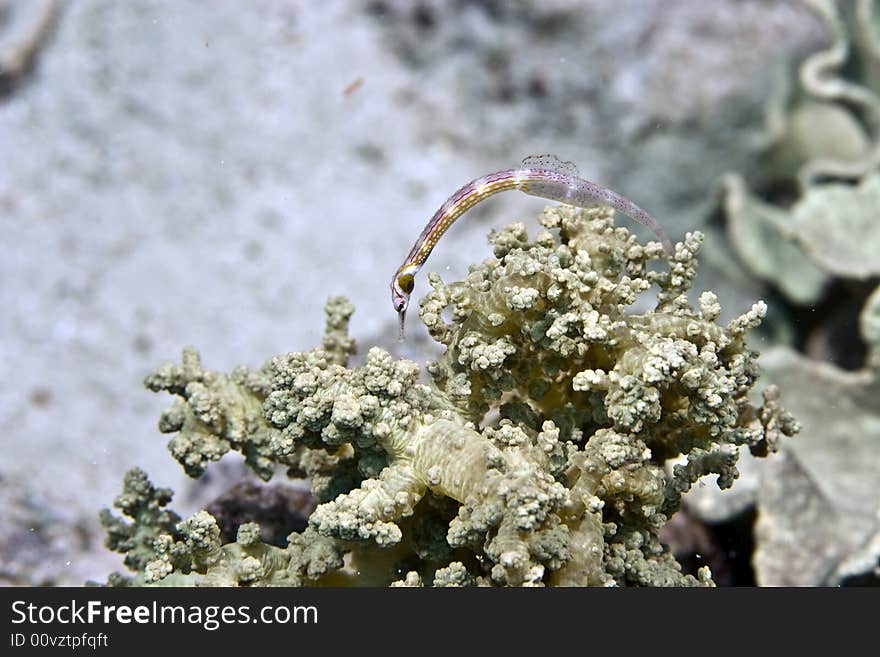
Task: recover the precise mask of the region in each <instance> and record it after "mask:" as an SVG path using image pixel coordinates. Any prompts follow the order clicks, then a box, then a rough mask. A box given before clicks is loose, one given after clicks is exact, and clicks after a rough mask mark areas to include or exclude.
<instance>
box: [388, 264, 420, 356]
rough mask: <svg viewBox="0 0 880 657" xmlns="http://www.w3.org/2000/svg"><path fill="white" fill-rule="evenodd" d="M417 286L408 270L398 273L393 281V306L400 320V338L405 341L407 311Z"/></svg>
mask: <svg viewBox="0 0 880 657" xmlns="http://www.w3.org/2000/svg"><path fill="white" fill-rule="evenodd" d="M415 286H416V281H415V277H414V276H413V274H412V273H411V272H409V271H407V270H401V271H398V272H397V273H396V274H394V278H392V279H391V305H392V306H393V307H394V310H395V312H396V313H397V317H398V319H399V320H400V338H401V340H402V339H403V323H404V319H405V318H406V309H407V308H408V307H409V298H410V295H411V294H412V291H413V288H415Z"/></svg>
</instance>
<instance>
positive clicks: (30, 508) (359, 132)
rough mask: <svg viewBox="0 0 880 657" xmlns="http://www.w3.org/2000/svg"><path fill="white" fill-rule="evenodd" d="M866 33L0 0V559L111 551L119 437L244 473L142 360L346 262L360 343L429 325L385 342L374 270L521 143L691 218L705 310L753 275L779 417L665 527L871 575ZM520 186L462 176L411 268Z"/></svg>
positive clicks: (274, 349) (785, 572)
mask: <svg viewBox="0 0 880 657" xmlns="http://www.w3.org/2000/svg"><path fill="white" fill-rule="evenodd" d="M878 33H880V27H878V22H877V21H876V20H875V7H874V3H873V2H869V1H853V2H849V1H846V2H840V3H836V2H833V1H832V0H803V1H798V0H712V1H710V2H696V1H694V0H619V1H615V2H608V1H607V0H509V1H503V0H433V1H429V0H409V1H405V0H332V1H328V2H305V1H302V0H299V1H297V0H288V1H284V0H257V1H254V2H248V3H241V2H233V1H231V0H228V1H218V2H210V3H207V2H197V1H195V0H183V1H175V2H171V1H170V0H168V1H165V2H159V1H148V0H132V1H128V2H116V1H113V0H76V1H72V2H63V1H61V0H0V437H2V438H0V440H2V444H3V458H2V460H0V583H4V584H41V583H48V584H61V585H64V584H80V583H82V582H84V581H86V580H88V579H96V580H103V579H105V578H106V575H107V573H109V572H110V571H111V570H114V569H119V568H120V562H119V559H118V557H117V555H112V554H110V553H109V552H107V551H105V550H104V548H103V545H102V542H103V535H102V533H101V531H100V530H99V528H98V523H97V512H98V510H99V509H100V508H101V507H103V506H109V505H110V504H111V503H112V500H113V498H114V496H115V495H117V494H118V493H119V491H120V487H121V480H122V476H123V474H124V472H125V471H126V470H127V469H129V468H131V467H134V466H140V467H142V468H144V469H145V470H147V471H148V472H149V474H150V476H151V478H152V479H153V481H155V482H156V483H157V484H159V485H167V486H170V487H172V488H174V490H175V491H176V497H175V508H176V509H178V510H179V511H181V512H183V513H187V512H191V511H193V510H195V509H197V508H200V507H203V506H204V505H205V504H207V503H208V502H210V501H211V499H213V498H214V497H216V496H217V495H218V494H219V493H221V492H222V491H223V490H225V489H226V488H228V486H229V485H231V483H234V482H235V481H238V480H239V479H240V478H241V477H242V471H241V468H240V466H239V464H238V463H237V462H236V461H235V460H234V459H231V458H227V459H224V461H223V462H221V463H219V464H216V465H214V466H213V467H212V468H211V469H210V471H209V473H208V475H207V476H206V477H205V478H204V480H200V481H199V482H193V481H191V480H189V479H188V478H187V477H186V476H185V475H184V474H183V473H182V471H181V470H180V467H179V466H178V465H177V463H175V462H174V461H173V460H172V459H171V458H170V457H169V455H168V454H167V452H166V449H165V447H164V443H165V439H164V438H163V437H162V436H161V435H160V434H159V433H158V431H157V429H156V418H157V417H158V415H159V412H160V410H161V409H162V408H164V407H165V406H167V405H168V401H169V400H168V399H164V398H161V397H159V396H156V395H153V394H151V393H149V392H147V391H146V390H145V389H144V388H143V386H142V380H143V378H144V376H145V375H146V374H147V373H148V372H150V371H151V370H152V369H154V368H155V367H157V366H158V365H160V364H161V363H163V362H165V361H168V360H172V359H177V358H178V356H179V354H180V351H181V349H182V347H184V346H185V345H189V344H192V345H195V346H197V347H198V349H199V350H200V352H201V354H202V359H203V362H204V364H205V366H206V367H209V368H211V369H218V370H229V369H231V368H233V367H234V366H236V365H239V364H244V365H249V366H254V367H256V366H259V365H260V364H261V363H262V362H264V361H265V360H267V359H268V358H270V357H271V356H273V355H275V354H279V353H284V352H287V351H293V350H305V349H309V348H311V347H313V346H315V345H316V344H317V342H318V341H319V340H320V336H321V333H322V330H323V312H322V307H323V304H324V301H325V300H326V298H327V297H328V296H329V295H337V294H344V295H346V296H348V297H349V298H350V299H351V300H352V301H353V303H354V304H355V306H356V308H357V312H356V314H355V316H354V318H353V323H352V334H353V336H354V337H355V338H356V339H357V341H358V343H359V344H360V345H361V346H362V347H367V346H370V345H374V344H377V345H381V346H384V347H385V348H388V349H389V350H391V351H392V353H395V354H397V355H400V356H407V357H410V358H414V359H416V360H419V361H423V360H424V359H426V358H427V357H429V356H430V355H431V354H432V353H435V352H434V349H435V347H433V346H432V345H431V344H429V342H430V341H429V339H428V337H427V335H426V333H425V331H424V329H423V327H422V326H421V325H420V324H419V323H418V320H417V319H416V317H415V314H414V313H411V315H412V316H411V317H410V321H409V324H408V332H409V339H408V341H407V342H406V343H404V344H402V345H401V344H398V342H397V340H396V337H397V335H396V317H395V315H394V313H393V312H392V309H391V305H390V302H389V295H388V281H389V279H390V276H391V274H392V273H393V272H394V270H395V268H396V267H397V265H398V264H399V263H400V261H401V260H402V258H403V256H404V255H405V254H406V252H407V251H408V249H409V247H410V245H411V244H412V241H413V240H414V239H415V237H416V236H417V235H418V233H419V232H420V231H421V229H422V226H423V224H424V223H425V222H426V221H427V219H428V218H429V217H430V216H431V215H432V214H433V212H434V211H435V210H436V208H437V207H438V206H439V205H440V204H441V203H442V202H443V201H444V200H445V199H446V197H447V196H449V195H450V194H451V193H452V192H453V191H454V190H455V189H457V188H458V187H459V186H460V185H462V184H463V183H465V182H467V181H468V180H470V179H471V178H475V177H477V176H480V175H483V174H485V173H487V172H489V171H493V170H497V169H503V168H508V167H510V166H513V165H515V164H517V163H518V162H519V161H520V160H521V159H522V158H523V157H524V156H525V155H528V154H532V153H556V154H558V155H559V156H561V157H562V158H563V159H566V160H573V161H575V162H576V163H578V165H579V166H580V169H581V173H582V175H584V176H585V177H587V178H590V179H593V180H596V181H599V182H602V183H603V184H606V185H607V186H609V187H612V188H613V189H616V190H617V191H619V192H621V193H623V194H625V195H626V196H628V197H630V198H632V199H633V200H635V201H636V202H637V203H638V204H640V205H641V206H643V207H645V208H647V209H648V210H649V211H650V212H651V213H652V214H654V216H656V217H657V218H658V220H659V221H660V223H661V224H662V225H663V226H664V227H665V228H666V230H667V232H669V233H670V235H671V236H672V237H673V239H681V238H682V236H683V235H684V233H685V232H686V231H688V230H694V229H700V230H703V231H704V232H706V233H707V240H706V246H705V250H704V254H703V258H702V269H701V276H700V279H699V283H698V287H699V289H712V290H714V291H716V292H717V293H718V295H719V297H720V300H721V302H722V305H723V307H724V309H725V313H726V317H732V316H735V315H738V314H739V313H741V312H742V311H744V310H745V309H746V308H748V307H749V306H750V304H751V303H752V302H753V301H754V300H756V299H758V298H763V299H765V300H766V301H767V302H768V304H769V306H770V313H769V316H768V319H767V321H766V323H765V327H764V330H763V333H761V334H760V337H759V339H758V340H756V344H755V346H756V348H759V349H760V350H761V351H762V352H763V353H765V356H764V358H762V363H766V367H767V382H771V381H778V382H780V384H781V387H782V390H783V402H784V403H785V404H786V406H788V407H789V408H790V409H791V410H792V411H793V412H794V413H795V415H796V416H797V417H798V418H799V419H800V420H801V422H802V423H803V424H804V431H803V433H802V435H801V436H799V437H797V438H795V439H792V440H790V441H788V442H787V443H786V445H785V446H784V449H783V451H782V453H780V454H778V455H776V456H774V457H773V458H771V459H769V460H768V461H767V463H761V464H760V465H759V464H757V463H754V462H752V461H750V460H749V459H744V461H743V464H742V467H741V470H742V473H743V476H742V478H741V480H740V481H738V482H737V484H736V485H735V486H734V488H733V489H732V490H731V491H729V492H727V493H724V494H719V492H718V491H717V489H716V487H715V486H714V485H713V484H712V483H711V482H707V483H706V485H701V486H700V487H698V488H697V489H696V490H695V491H693V493H692V494H691V496H690V497H689V500H688V505H687V508H686V510H685V512H684V513H682V514H680V518H678V519H676V521H675V523H673V524H672V526H671V527H670V529H669V531H668V533H667V538H668V540H669V541H670V543H671V544H673V545H674V546H675V549H676V550H677V551H678V552H679V553H680V554H681V555H683V556H682V558H686V556H687V555H688V554H692V555H697V556H696V558H698V559H699V558H701V557H700V556H699V555H700V553H701V552H713V551H714V553H716V554H715V556H714V557H713V558H715V561H713V562H712V563H711V564H710V565H712V569H713V573H714V574H715V575H716V578H717V579H719V582H720V583H734V584H736V583H759V584H822V583H847V582H853V581H857V582H867V581H871V579H872V578H874V577H876V574H875V571H874V570H873V569H874V568H875V567H876V564H877V554H878V553H880V540H878V538H877V533H876V532H877V510H878V507H880V493H878V491H880V395H878V391H880V387H878V385H877V371H878V369H880V364H878V363H880V356H878V355H880V347H878V348H877V349H876V350H873V351H872V349H873V347H872V345H876V344H880V338H878V335H880V298H878V297H880V294H878V293H874V294H873V296H871V291H872V290H873V289H874V288H876V286H877V280H878V279H877V277H878V275H880V256H878V255H877V254H878V252H880V228H878V226H880V222H878V221H877V219H878V217H877V207H880V206H878V204H877V203H874V199H877V198H880V192H878V188H880V184H878V182H877V176H878V174H877V162H878V158H877V157H876V153H877V144H878V134H880V133H878V126H880V121H878V117H880V111H878V110H877V108H878V107H880V101H878V97H877V95H876V94H880V38H878ZM542 205H543V203H541V202H540V201H539V200H537V199H533V198H529V197H525V196H523V195H519V194H508V195H504V196H502V197H497V198H495V199H492V200H490V201H489V202H487V203H485V204H484V205H481V206H479V207H478V208H476V209H475V210H473V211H472V212H471V213H470V214H469V215H468V216H467V217H466V218H465V219H463V220H462V221H461V222H459V224H457V225H456V226H454V227H453V228H452V230H450V232H449V233H448V234H447V236H446V237H445V238H444V240H443V242H442V243H441V245H440V246H439V247H438V248H437V250H436V251H435V253H434V254H433V255H432V257H431V260H430V261H429V263H428V265H427V269H428V270H433V271H438V272H440V273H441V274H443V276H444V277H448V278H456V277H460V276H462V275H463V274H464V273H465V272H466V270H467V265H468V264H469V263H471V262H476V261H479V260H481V259H483V258H485V257H488V256H489V255H490V253H489V250H488V248H487V244H486V234H487V232H488V231H489V230H490V229H491V228H492V227H496V228H497V227H500V226H501V225H502V224H504V223H506V222H509V221H513V220H521V221H524V222H525V223H526V224H527V225H528V226H530V227H531V228H532V230H534V227H535V225H536V224H535V222H534V216H535V213H536V210H537V209H539V208H540V207H541V206H542ZM633 230H636V231H637V232H640V234H641V235H643V236H644V237H650V235H649V234H648V233H647V232H645V231H642V230H641V229H640V228H638V227H634V228H633ZM424 286H425V282H424V280H422V281H420V282H419V284H418V287H417V289H416V294H417V295H418V294H419V293H420V292H424V291H425V290H424ZM872 341H876V342H872ZM872 359H873V361H875V362H874V365H873V367H872V366H870V364H869V362H870V361H872ZM731 546H732V547H731ZM737 551H739V552H740V553H739V554H737Z"/></svg>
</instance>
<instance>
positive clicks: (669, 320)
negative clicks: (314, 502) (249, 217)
mask: <svg viewBox="0 0 880 657" xmlns="http://www.w3.org/2000/svg"><path fill="white" fill-rule="evenodd" d="M541 223H542V225H543V226H544V228H545V230H543V231H542V232H541V233H540V234H539V235H538V236H537V238H536V239H535V240H534V241H529V239H528V237H527V235H526V231H525V228H524V227H523V226H522V225H521V224H513V225H511V226H508V227H507V228H505V229H504V230H502V231H500V232H498V233H497V234H495V235H494V236H493V237H492V244H493V247H494V252H495V259H494V260H491V261H487V262H484V263H482V264H479V265H475V266H472V267H471V269H470V272H469V273H468V275H467V277H466V278H465V280H464V281H461V282H457V283H450V284H446V283H444V282H443V281H442V280H441V279H440V277H439V276H437V275H432V276H431V277H430V282H431V285H432V287H433V290H432V291H431V292H430V293H429V294H428V295H427V296H426V297H425V298H424V299H423V300H422V302H421V307H420V316H421V318H422V321H423V322H424V323H425V325H426V326H427V328H428V331H429V332H430V334H431V336H432V337H433V338H434V339H435V340H437V341H438V342H439V343H441V344H442V345H444V346H445V347H446V351H445V353H444V354H443V356H442V357H441V358H440V359H439V360H437V361H436V362H433V363H429V364H428V366H427V372H428V374H429V375H430V381H429V383H428V384H423V383H419V381H418V378H419V367H418V365H416V364H415V363H413V362H410V361H407V360H395V359H394V358H393V357H392V356H391V355H390V354H389V353H387V352H386V351H384V350H382V349H379V348H373V349H370V350H369V352H368V353H367V355H366V359H365V362H364V364H363V365H361V366H359V367H356V368H349V367H347V360H348V356H349V355H350V354H351V353H352V352H353V343H352V342H351V340H350V339H349V338H348V337H347V325H348V321H349V318H350V316H351V314H352V312H353V308H352V307H351V306H350V305H349V304H348V303H347V302H345V301H344V300H342V299H332V300H331V301H330V302H329V303H328V306H327V314H328V331H327V336H326V337H325V339H324V343H323V348H320V349H315V350H312V351H308V352H300V353H290V354H287V355H284V356H280V357H277V358H274V359H272V360H271V361H269V362H268V363H267V364H266V365H264V366H263V367H262V368H261V369H260V370H258V371H255V372H252V371H248V370H245V369H239V370H236V371H235V372H233V373H232V375H230V376H226V375H223V374H218V373H215V372H209V371H206V370H203V369H202V367H201V364H200V362H199V359H198V356H197V354H196V353H195V352H194V351H192V350H187V351H185V352H184V357H183V362H182V364H180V365H166V366H164V367H162V368H160V369H159V370H158V371H157V372H155V373H154V374H152V375H150V376H149V377H148V378H147V381H146V383H147V386H148V387H149V388H150V389H152V390H156V391H158V390H164V391H167V392H170V393H172V394H174V395H176V396H178V397H179V399H178V401H177V402H175V404H174V406H173V407H172V408H171V409H169V410H168V411H166V412H165V413H164V414H163V415H162V418H161V420H160V429H161V430H162V431H163V432H166V433H175V434H176V435H175V436H174V437H173V438H172V439H171V443H170V447H171V451H172V454H173V455H174V456H175V458H177V459H178V460H179V461H180V462H181V464H182V465H183V466H184V468H185V469H186V470H187V472H188V473H190V474H191V475H193V476H198V475H199V474H200V473H201V472H202V471H203V470H204V468H205V466H206V464H207V463H208V462H209V461H212V460H216V459H218V458H220V457H221V456H222V455H223V454H224V453H225V452H227V451H229V450H236V451H239V452H241V453H242V454H243V455H244V456H245V459H246V462H247V463H248V464H249V465H250V466H251V467H252V468H253V469H254V471H255V472H257V474H259V475H260V476H261V477H262V478H264V479H268V478H270V477H271V476H272V474H273V471H274V468H275V466H276V465H283V466H285V467H287V468H288V471H289V474H290V475H292V476H306V477H308V478H309V479H310V480H311V483H312V487H313V493H314V495H315V496H316V497H317V499H318V501H319V502H321V504H319V506H318V507H317V508H316V510H315V511H314V512H313V513H312V515H311V517H310V519H309V527H308V529H306V530H305V531H304V532H302V533H293V534H291V535H290V538H289V545H288V546H287V547H286V548H284V549H281V548H276V547H272V546H268V545H264V544H262V543H260V542H259V540H258V539H257V536H258V533H257V531H256V528H255V527H253V526H243V527H242V529H241V530H240V531H239V536H238V540H237V542H236V543H234V544H227V545H222V544H221V540H220V532H219V529H218V528H217V525H216V522H214V520H213V518H212V517H211V516H210V515H208V514H207V513H205V512H200V513H198V514H196V515H195V516H194V517H193V518H191V519H189V520H187V521H184V522H182V523H176V524H173V523H172V522H171V521H170V520H168V521H165V522H162V523H157V522H154V521H152V520H149V519H148V521H149V527H151V528H154V529H153V530H151V531H153V532H154V534H155V536H156V538H155V539H154V540H153V541H152V543H151V545H150V546H149V547H150V550H151V552H150V553H149V554H148V555H147V556H146V557H144V556H139V557H138V558H136V559H129V565H131V566H132V567H133V568H134V569H135V570H136V571H138V572H139V574H138V575H137V578H136V580H135V581H136V582H141V581H143V582H163V583H164V582H173V583H181V582H183V581H187V582H192V583H196V582H198V583H202V584H204V583H208V584H236V583H238V584H310V583H353V584H358V583H359V584H364V583H372V584H379V583H382V584H389V583H392V582H393V581H395V580H396V584H398V585H422V584H434V585H448V586H460V585H472V584H494V585H541V584H550V585H613V584H619V585H628V584H629V585H690V584H707V583H711V580H710V573H709V572H708V569H701V570H700V571H699V572H698V573H697V574H696V576H694V575H690V574H684V573H682V571H681V568H680V567H679V564H678V563H677V562H676V561H675V559H674V558H673V557H672V555H671V554H670V553H669V551H668V550H667V549H666V548H665V547H664V546H663V545H662V544H661V542H660V540H659V539H658V530H659V529H660V527H662V526H663V525H664V524H665V523H666V522H667V520H668V518H669V517H670V515H671V514H672V513H673V512H674V511H675V510H676V509H677V508H678V506H679V504H680V500H681V495H682V493H684V492H685V491H687V490H688V489H689V488H690V487H691V486H692V485H693V483H694V482H695V481H697V479H699V478H700V477H701V476H703V475H705V474H708V473H717V474H718V475H719V478H718V482H719V485H720V486H722V487H727V486H730V485H731V484H732V483H733V480H734V479H735V478H736V476H737V471H736V455H737V451H736V449H735V448H736V446H738V445H748V446H750V447H751V448H752V450H753V452H754V453H756V454H759V455H760V454H765V453H767V452H768V451H773V450H775V449H776V445H777V441H778V439H779V436H780V434H785V435H791V434H793V433H794V432H795V431H796V430H797V425H796V423H795V421H794V420H793V419H792V417H791V416H790V415H789V414H788V413H786V412H785V411H784V410H782V408H781V407H780V406H779V404H778V401H777V396H778V393H777V391H776V389H775V388H769V389H767V390H766V391H765V393H764V405H763V406H761V407H755V406H753V405H752V404H751V403H750V402H749V400H748V393H749V391H750V390H751V388H752V386H753V384H754V382H755V379H756V377H757V375H758V368H757V365H756V363H755V354H754V353H753V352H751V351H750V350H749V349H748V348H747V347H746V346H745V340H744V338H745V335H746V334H747V332H748V331H749V330H750V329H751V328H753V327H755V326H757V325H758V324H759V323H760V321H761V318H762V317H763V315H764V312H765V310H766V307H765V306H764V304H763V303H760V302H759V303H757V304H755V305H754V306H753V307H752V308H751V310H749V311H748V312H747V313H745V314H744V315H742V316H741V317H739V318H738V319H736V320H734V321H732V322H730V323H729V324H728V325H727V326H720V325H718V324H717V323H716V319H717V317H718V316H719V312H720V307H719V304H718V302H717V299H716V298H715V296H714V295H713V294H711V293H704V294H703V295H702V296H701V297H700V299H699V306H698V308H696V309H694V308H692V307H691V305H690V303H689V301H688V299H687V292H688V290H689V288H690V286H691V284H692V282H693V281H694V278H695V276H696V266H697V263H696V254H697V252H698V251H699V248H700V245H701V242H702V236H701V235H700V234H699V233H693V234H689V235H687V236H686V238H685V240H684V242H682V243H680V244H679V245H678V246H677V248H676V252H675V255H674V257H673V258H671V259H670V261H669V263H668V267H666V266H659V267H658V266H656V265H655V264H653V261H657V260H660V259H661V256H662V248H661V246H660V245H659V244H656V243H649V244H648V245H642V244H640V243H639V242H638V241H637V240H636V238H635V237H634V236H633V235H631V234H630V233H629V232H628V231H627V230H626V229H624V228H615V226H614V225H613V222H612V218H611V211H610V210H608V209H607V208H595V209H592V210H589V211H579V210H575V209H573V208H570V207H566V206H560V207H554V208H549V209H547V210H545V212H544V214H543V215H542V217H541ZM551 231H555V232H556V233H557V236H554V234H553V233H551ZM661 265H662V263H661ZM652 286H656V288H657V289H658V290H659V292H658V295H657V299H658V301H657V305H656V308H655V309H654V310H653V311H652V312H648V313H645V314H640V315H637V314H628V310H629V309H630V307H631V306H632V305H633V304H634V302H635V301H636V299H637V298H638V297H639V296H640V295H643V294H646V293H647V292H648V291H649V290H650V289H651V288H652ZM447 316H448V317H449V319H446V317H447ZM129 487H130V486H129ZM141 488H143V486H141ZM142 497H144V500H143V501H142V502H141V503H140V505H138V504H135V505H134V506H133V505H132V504H125V505H123V511H125V512H126V513H127V514H128V515H130V516H134V517H136V519H137V518H138V517H139V515H142V514H140V512H139V511H138V510H139V509H140V507H141V506H144V505H147V506H149V505H150V504H154V502H152V501H151V500H152V499H153V498H152V497H151V496H150V495H146V496H143V495H142ZM139 499H140V498H139ZM164 501H166V500H165V497H163V498H162V500H161V502H159V503H160V504H161V503H163V502H164ZM151 517H152V516H150V518H151ZM104 519H105V523H106V524H107V525H108V526H109V527H110V528H111V529H113V530H114V531H115V533H116V534H120V533H122V534H125V535H128V534H129V533H131V529H130V528H126V525H125V523H123V522H122V521H119V520H116V519H114V518H112V516H111V515H110V514H109V513H106V514H105V517H104ZM136 526H137V525H136ZM120 527H123V528H124V529H120ZM111 547H115V548H116V549H119V550H121V551H124V552H126V553H130V552H131V546H130V542H124V541H114V542H113V543H112V544H111ZM343 556H344V557H345V558H343Z"/></svg>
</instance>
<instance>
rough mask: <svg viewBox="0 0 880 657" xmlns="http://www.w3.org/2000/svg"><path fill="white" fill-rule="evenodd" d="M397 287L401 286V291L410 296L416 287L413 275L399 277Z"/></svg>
mask: <svg viewBox="0 0 880 657" xmlns="http://www.w3.org/2000/svg"><path fill="white" fill-rule="evenodd" d="M397 285H398V286H400V289H401V290H403V291H404V292H405V293H406V294H409V293H411V292H412V291H413V288H414V287H415V286H416V279H415V278H414V277H413V275H412V274H403V275H401V276H398V277H397Z"/></svg>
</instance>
